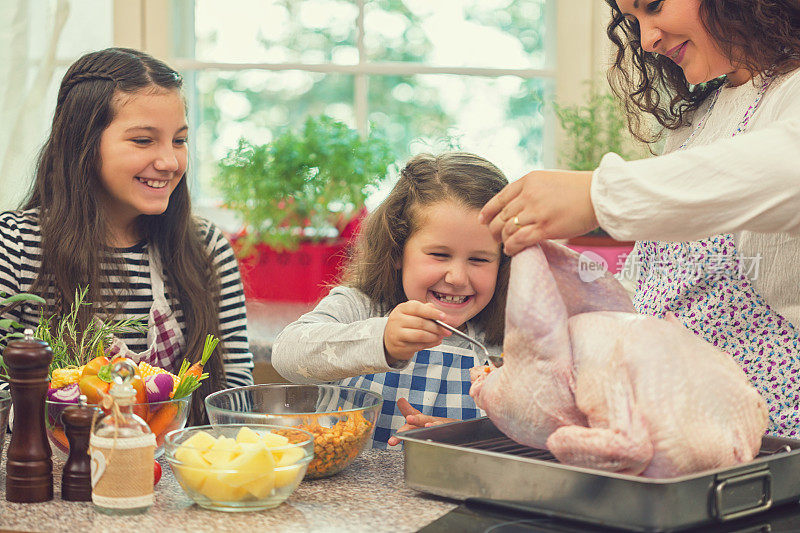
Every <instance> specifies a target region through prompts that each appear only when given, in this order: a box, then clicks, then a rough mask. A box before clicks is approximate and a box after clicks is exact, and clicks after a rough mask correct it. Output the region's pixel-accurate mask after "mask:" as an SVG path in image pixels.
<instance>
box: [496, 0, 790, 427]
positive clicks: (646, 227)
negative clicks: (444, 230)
mask: <svg viewBox="0 0 800 533" xmlns="http://www.w3.org/2000/svg"><path fill="white" fill-rule="evenodd" d="M608 3H609V5H610V6H611V11H612V20H611V22H610V24H609V27H608V35H609V37H610V38H611V40H612V42H613V43H614V44H615V45H616V48H617V55H616V61H615V63H614V65H613V66H612V68H611V70H610V73H609V79H610V80H611V82H612V86H613V87H614V89H615V92H616V93H617V95H618V96H620V97H621V98H622V99H623V100H624V102H625V105H626V107H627V109H628V111H629V114H630V120H629V124H630V126H631V131H632V132H633V133H634V134H635V135H637V137H638V138H640V139H643V140H647V139H648V137H647V134H646V133H645V132H644V131H643V129H642V124H643V121H642V120H641V118H642V115H643V114H649V115H652V117H654V118H655V120H656V121H657V122H658V123H659V124H660V125H661V126H663V128H665V129H666V130H667V131H668V132H669V134H668V137H667V141H666V147H665V153H664V155H662V156H659V157H654V158H650V159H646V160H642V161H630V162H626V161H623V160H622V159H621V158H619V157H618V156H616V155H615V154H607V155H606V156H605V157H604V158H603V160H602V162H601V164H600V166H599V167H598V169H596V170H595V171H594V172H579V173H566V172H532V173H530V174H528V175H527V176H525V177H524V178H522V179H521V180H519V181H517V182H515V183H512V184H511V185H509V186H508V187H507V188H506V189H505V190H504V191H503V192H501V193H500V194H499V195H497V196H496V197H495V198H494V199H493V200H492V201H491V202H490V203H489V204H487V206H486V208H485V209H484V210H483V211H482V214H481V217H482V220H484V221H486V222H487V223H488V224H489V227H490V229H491V230H492V232H493V234H494V235H495V238H498V239H500V238H502V239H503V241H504V245H505V248H506V252H507V253H509V254H514V253H516V252H518V251H519V250H521V249H523V248H525V247H527V246H530V245H532V244H534V243H536V242H538V241H540V240H542V239H548V238H561V237H570V236H574V235H579V234H581V233H584V232H586V231H588V230H590V229H592V228H594V227H597V226H598V225H600V226H602V227H603V228H604V229H605V230H606V231H608V232H609V233H610V234H611V235H612V236H614V237H616V238H618V239H625V240H636V241H637V245H636V248H635V250H634V252H633V253H632V254H631V256H630V257H629V260H628V263H627V264H626V271H629V272H630V271H636V272H635V273H636V274H637V276H636V295H635V298H634V303H635V305H636V308H637V310H639V311H640V312H643V313H649V314H654V315H657V316H664V315H665V314H666V313H667V312H672V313H674V314H675V315H676V316H677V317H678V318H679V319H680V320H681V321H682V322H683V323H684V324H685V325H686V326H687V327H688V328H690V329H692V330H693V331H695V332H696V333H697V334H698V335H700V336H702V337H704V338H706V339H707V340H708V341H709V342H711V343H713V344H714V345H716V346H719V347H720V348H721V349H723V350H725V351H726V352H728V353H730V354H731V355H732V356H733V357H734V358H735V359H736V360H737V361H738V362H739V363H740V364H741V365H742V367H743V369H744V370H745V372H746V373H747V374H748V375H749V376H750V377H751V379H752V381H753V383H754V385H755V386H756V387H757V388H758V389H759V391H760V392H761V393H762V394H763V395H764V397H765V399H767V402H768V403H769V405H770V417H771V424H770V432H772V433H774V434H780V435H785V436H796V435H797V433H798V430H797V425H798V403H799V402H800V398H799V396H798V381H797V376H798V375H800V362H798V359H799V358H800V357H799V355H798V351H800V347H798V330H797V329H796V328H795V325H800V267H798V265H800V262H799V260H800V238H799V236H800V215H799V214H798V213H800V210H798V206H800V143H799V142H798V139H800V70H798V66H800V4H798V3H797V2H794V1H790V0H779V1H761V0H659V1H649V2H645V1H640V0H618V1H614V0H608Z"/></svg>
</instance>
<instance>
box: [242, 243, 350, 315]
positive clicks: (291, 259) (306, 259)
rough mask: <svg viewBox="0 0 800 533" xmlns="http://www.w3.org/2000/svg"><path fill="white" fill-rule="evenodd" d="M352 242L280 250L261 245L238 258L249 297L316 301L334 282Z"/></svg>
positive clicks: (307, 244) (311, 244)
mask: <svg viewBox="0 0 800 533" xmlns="http://www.w3.org/2000/svg"><path fill="white" fill-rule="evenodd" d="M348 245H349V241H347V240H344V239H342V240H340V241H336V242H334V243H327V244H326V243H311V242H306V243H301V244H300V247H299V248H298V249H296V250H292V251H281V252H277V251H275V250H274V249H273V248H271V247H269V246H267V245H265V244H258V245H256V247H255V252H254V253H252V254H251V255H249V256H246V257H242V258H240V259H239V269H240V270H241V273H242V282H243V284H244V294H245V296H246V297H247V299H249V300H268V301H284V302H309V303H310V302H316V301H317V300H319V299H320V298H322V297H323V296H325V294H327V292H328V290H329V288H330V286H331V285H335V284H336V283H337V282H338V280H339V276H340V274H341V270H342V267H343V266H344V263H345V261H346V259H347V247H348Z"/></svg>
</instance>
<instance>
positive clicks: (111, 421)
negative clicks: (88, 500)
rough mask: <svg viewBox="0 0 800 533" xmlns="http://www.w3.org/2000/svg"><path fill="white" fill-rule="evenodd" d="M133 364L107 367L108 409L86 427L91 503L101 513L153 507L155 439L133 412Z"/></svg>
mask: <svg viewBox="0 0 800 533" xmlns="http://www.w3.org/2000/svg"><path fill="white" fill-rule="evenodd" d="M135 373H136V366H135V365H134V364H133V363H131V362H129V361H127V360H123V361H120V362H118V363H115V364H114V366H113V367H112V376H113V379H114V383H113V384H112V385H111V389H110V390H109V396H106V397H105V398H104V399H103V408H104V409H105V411H106V412H107V413H108V414H107V415H105V416H104V417H103V418H102V419H101V420H100V421H99V422H97V423H96V424H95V426H94V428H93V430H92V435H91V438H90V440H89V454H90V456H91V470H92V502H93V503H94V505H95V508H96V509H97V510H98V511H100V512H103V513H107V514H136V513H142V512H145V511H147V509H148V508H150V506H151V505H153V481H154V474H153V461H154V460H155V449H156V437H155V435H153V433H152V432H151V431H150V428H149V427H148V425H147V424H146V423H145V421H144V420H142V419H141V418H140V417H138V416H136V415H135V414H134V413H133V407H132V405H133V403H134V402H135V400H136V390H135V389H134V388H133V385H131V381H132V380H133V378H134V376H135Z"/></svg>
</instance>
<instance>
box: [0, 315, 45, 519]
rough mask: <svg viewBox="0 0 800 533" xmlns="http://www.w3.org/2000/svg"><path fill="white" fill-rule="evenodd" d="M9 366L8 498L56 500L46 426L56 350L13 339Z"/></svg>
mask: <svg viewBox="0 0 800 533" xmlns="http://www.w3.org/2000/svg"><path fill="white" fill-rule="evenodd" d="M3 359H4V361H5V364H6V367H8V383H9V385H10V388H11V405H12V407H13V409H14V427H13V432H12V433H11V444H10V445H9V446H8V456H7V459H6V500H8V501H10V502H17V503H32V502H46V501H48V500H52V499H53V459H52V451H51V449H50V443H49V442H48V441H47V434H46V433H45V428H44V407H45V403H44V401H45V397H46V396H47V386H48V384H47V370H48V368H49V367H50V362H51V361H52V360H53V352H52V350H50V346H48V345H47V343H46V342H42V341H40V340H39V339H34V338H33V330H30V329H26V330H25V338H23V339H14V340H12V341H10V342H9V343H8V346H6V349H5V351H4V352H3Z"/></svg>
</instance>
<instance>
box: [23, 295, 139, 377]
mask: <svg viewBox="0 0 800 533" xmlns="http://www.w3.org/2000/svg"><path fill="white" fill-rule="evenodd" d="M88 289H89V288H88V287H84V288H78V289H76V290H75V300H74V302H73V303H72V306H71V307H70V310H69V313H67V314H66V315H63V316H62V317H61V318H60V319H59V320H58V323H57V324H56V326H55V328H54V327H53V321H54V320H55V319H56V317H55V315H54V316H51V317H45V316H44V312H41V313H40V315H39V325H38V326H37V327H36V330H35V331H34V332H33V336H34V337H35V338H37V339H40V340H43V341H44V342H46V343H48V344H49V345H50V348H51V349H52V350H53V362H52V363H51V364H50V371H51V372H52V371H53V370H55V369H57V368H68V367H75V366H81V365H83V364H86V363H88V362H89V361H90V360H92V359H93V358H95V357H97V356H99V355H105V351H106V348H108V346H109V345H110V344H111V341H112V338H113V337H114V336H116V335H119V334H120V333H126V332H132V331H136V332H139V333H145V332H146V331H147V326H146V325H145V324H144V322H143V321H142V320H140V319H138V318H130V319H124V320H115V321H104V320H100V319H99V318H97V317H95V318H94V320H92V321H91V322H89V324H88V325H87V327H86V328H85V329H84V330H83V331H80V332H79V331H78V310H79V309H80V307H81V306H82V305H91V304H90V303H89V302H85V301H84V299H85V298H86V293H87V291H88ZM54 329H55V332H54Z"/></svg>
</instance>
